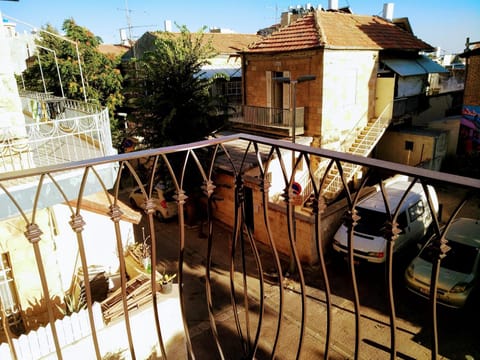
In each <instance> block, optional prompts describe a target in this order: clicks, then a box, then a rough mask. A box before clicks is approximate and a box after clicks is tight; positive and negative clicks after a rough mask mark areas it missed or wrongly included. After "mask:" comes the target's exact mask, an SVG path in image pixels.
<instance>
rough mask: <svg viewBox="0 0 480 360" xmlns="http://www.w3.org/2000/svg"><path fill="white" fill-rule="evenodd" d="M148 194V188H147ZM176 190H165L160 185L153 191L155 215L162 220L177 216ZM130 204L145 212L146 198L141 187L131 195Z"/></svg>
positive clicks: (135, 189)
mask: <svg viewBox="0 0 480 360" xmlns="http://www.w3.org/2000/svg"><path fill="white" fill-rule="evenodd" d="M146 191H147V193H148V188H146ZM174 194H175V192H174V189H165V186H164V185H163V184H158V185H156V186H155V188H154V189H153V191H152V198H153V201H154V202H155V215H156V216H157V218H158V219H160V220H167V219H171V218H174V217H176V216H177V214H178V205H177V202H176V200H175V198H174ZM129 200H130V204H131V205H132V206H133V207H135V208H140V209H144V210H145V196H144V195H143V193H142V190H141V189H140V187H136V188H134V189H133V190H132V192H131V193H130V195H129Z"/></svg>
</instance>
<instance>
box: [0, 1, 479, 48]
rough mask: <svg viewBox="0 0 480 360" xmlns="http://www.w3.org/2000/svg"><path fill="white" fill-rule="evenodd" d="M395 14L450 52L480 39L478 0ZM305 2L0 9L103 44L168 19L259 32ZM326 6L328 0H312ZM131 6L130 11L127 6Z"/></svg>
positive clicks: (359, 5) (429, 4) (33, 4)
mask: <svg viewBox="0 0 480 360" xmlns="http://www.w3.org/2000/svg"><path fill="white" fill-rule="evenodd" d="M385 2H388V1H377V0H338V4H339V6H340V7H343V6H350V8H351V9H352V11H353V12H354V13H355V14H363V15H381V14H382V9H383V4H384V3H385ZM390 2H393V3H394V17H408V18H409V21H410V24H411V25H412V28H413V31H414V33H415V35H416V36H417V37H419V38H421V39H422V40H424V41H426V42H427V43H429V44H430V45H432V46H440V47H441V49H442V50H443V51H444V52H446V53H458V52H462V51H463V49H464V48H465V40H466V38H467V37H470V40H471V41H480V0H456V1H444V0H435V1H434V0H398V1H396V2H395V1H390ZM297 4H302V5H305V4H307V2H304V3H303V2H295V1H288V0H277V1H275V0H240V1H232V0H218V1H217V0H202V1H198V0H183V1H178V0H177V1H171V0H168V1H167V0H96V1H93V0H82V1H79V0H19V1H18V2H17V1H0V11H1V12H2V13H3V14H5V15H8V16H10V17H13V18H15V19H18V20H21V21H22V22H26V23H28V24H32V25H34V26H36V27H41V26H44V25H45V24H47V23H50V24H51V25H53V26H54V27H55V28H57V29H58V30H61V27H62V23H63V21H64V20H65V19H67V18H73V19H74V20H75V21H76V23H77V24H79V25H81V26H84V27H86V28H88V29H90V30H91V31H92V32H93V33H94V34H95V35H97V36H100V37H101V38H102V39H103V41H104V42H105V43H119V42H120V29H121V28H126V27H127V26H128V20H127V13H128V14H129V21H130V25H131V26H132V28H131V31H132V37H133V38H138V37H139V36H141V35H142V34H143V33H144V32H145V31H149V30H163V29H164V22H165V20H171V22H172V24H174V23H177V24H180V25H186V26H187V28H188V29H189V30H190V31H197V30H199V29H200V28H201V27H202V26H207V27H218V28H228V29H231V30H234V31H235V32H238V33H255V32H256V31H257V30H259V29H261V28H264V27H268V26H270V25H272V24H274V23H276V22H278V19H279V17H280V14H281V13H282V12H283V11H286V10H287V9H288V7H289V6H290V5H294V6H296V5H297ZM310 4H311V5H312V6H314V7H317V6H318V5H319V4H321V5H323V7H324V8H325V7H328V0H322V1H320V2H310ZM126 9H129V11H128V12H127V11H125V10H126Z"/></svg>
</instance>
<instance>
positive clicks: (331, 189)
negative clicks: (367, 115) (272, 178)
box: [322, 102, 393, 199]
mask: <svg viewBox="0 0 480 360" xmlns="http://www.w3.org/2000/svg"><path fill="white" fill-rule="evenodd" d="M391 106H393V102H390V103H388V104H387V105H386V106H385V108H384V109H383V110H382V112H381V113H380V115H379V116H378V118H377V119H376V120H375V121H373V122H369V123H368V124H367V126H366V127H365V128H364V129H363V130H366V133H365V134H363V135H364V137H363V138H362V139H361V140H360V142H358V143H357V144H356V145H355V140H357V139H358V138H359V136H358V133H357V137H356V138H354V140H353V141H352V142H351V144H349V146H348V147H347V149H348V150H347V152H348V153H352V154H355V155H360V156H367V155H368V154H370V152H371V151H372V150H373V148H374V147H375V145H376V144H377V143H378V141H379V140H380V138H381V137H382V135H383V133H384V132H385V130H386V129H387V127H388V125H389V124H390V121H391V117H390V116H385V114H386V112H387V110H389V109H390V107H391ZM369 135H370V136H369ZM371 135H374V136H373V139H374V140H372V139H371V138H372V136H371ZM342 144H343V145H344V144H345V142H344V143H342ZM361 145H366V146H365V147H364V149H365V150H363V151H361V152H354V151H352V148H357V149H358V148H360V146H361ZM335 168H336V167H334V168H332V170H333V169H335ZM360 169H361V166H360V165H354V164H347V165H345V166H344V167H343V170H344V171H343V172H344V174H345V177H346V180H347V181H348V180H350V179H351V178H352V177H353V175H354V174H355V173H356V172H357V171H358V170H360ZM332 170H330V171H332ZM342 186H343V183H342V179H341V177H340V173H337V174H335V176H334V177H333V178H332V179H331V180H327V184H326V186H325V188H324V190H323V191H322V193H323V195H324V197H326V198H327V199H332V198H333V197H334V196H335V195H336V194H337V193H338V189H341V188H342Z"/></svg>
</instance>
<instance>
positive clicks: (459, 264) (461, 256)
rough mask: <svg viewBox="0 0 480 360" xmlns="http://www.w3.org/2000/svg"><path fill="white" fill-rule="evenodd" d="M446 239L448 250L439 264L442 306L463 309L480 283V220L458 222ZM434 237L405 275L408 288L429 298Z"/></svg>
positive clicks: (459, 219)
mask: <svg viewBox="0 0 480 360" xmlns="http://www.w3.org/2000/svg"><path fill="white" fill-rule="evenodd" d="M444 238H445V239H446V240H447V241H448V242H447V243H446V245H447V246H448V248H449V250H448V251H447V253H446V256H445V257H444V258H443V259H442V260H441V262H440V271H439V274H438V283H437V302H438V303H439V304H442V305H445V306H448V307H452V308H462V307H463V306H465V303H466V302H467V300H468V298H469V297H470V296H471V295H472V292H473V291H474V289H475V288H478V286H479V283H480V220H479V219H469V218H458V219H456V220H455V221H454V222H453V223H452V224H451V225H450V227H449V228H448V231H447V233H446V234H445V235H444ZM433 243H434V237H432V239H430V241H429V242H427V244H425V246H424V247H423V248H422V250H421V251H420V253H419V254H418V256H417V257H416V258H415V259H413V261H412V262H411V263H410V265H409V266H408V268H407V270H406V272H405V280H406V284H407V288H408V289H409V290H410V291H412V292H414V293H415V294H418V295H420V296H422V297H425V298H429V297H430V280H431V276H432V261H434V260H435V259H434V254H435V253H434V251H432V250H433V248H432V244H433Z"/></svg>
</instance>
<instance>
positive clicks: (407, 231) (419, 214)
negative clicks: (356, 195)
mask: <svg viewBox="0 0 480 360" xmlns="http://www.w3.org/2000/svg"><path fill="white" fill-rule="evenodd" d="M410 184H411V182H410V181H409V180H408V178H407V177H405V176H397V177H394V178H392V179H391V180H389V181H386V182H385V192H386V196H387V198H388V202H389V207H390V211H391V212H392V214H393V212H394V211H395V209H396V208H397V206H398V204H399V203H400V200H401V198H402V196H403V194H404V193H405V191H406V190H407V189H408V187H409V186H410ZM428 189H429V193H430V195H431V198H432V203H433V206H434V210H435V212H437V211H438V199H437V194H436V192H435V190H434V188H433V187H431V186H428ZM355 209H356V210H357V215H358V216H360V220H358V222H357V224H356V225H355V227H354V232H353V237H352V244H353V253H354V258H355V260H357V261H359V260H366V261H368V262H373V263H383V262H385V259H386V247H387V241H386V239H385V237H384V229H385V222H386V221H387V214H386V209H385V202H384V200H383V196H382V193H381V191H380V189H379V188H377V191H376V192H375V193H373V194H370V195H368V196H366V197H365V198H363V199H362V200H360V201H359V203H358V205H357V206H356V207H355ZM397 223H398V227H399V228H400V230H401V232H400V234H399V235H398V237H397V239H396V240H395V244H394V252H395V251H398V250H400V249H402V248H403V247H405V246H407V245H408V244H410V243H412V242H415V241H419V240H420V239H421V238H422V237H423V236H424V235H425V234H426V233H427V230H428V227H429V226H430V224H431V223H432V214H431V212H430V209H429V206H428V202H427V198H426V195H425V192H424V191H423V187H422V185H421V184H420V183H419V182H417V183H416V184H415V185H413V187H412V188H411V189H410V191H409V192H408V195H407V197H406V199H405V201H404V202H403V203H402V205H401V209H400V213H399V214H398V217H397ZM333 239H334V240H333V249H334V250H335V251H337V252H339V253H342V254H347V253H348V228H347V226H346V225H345V224H342V225H341V226H340V227H339V229H338V230H337V232H336V233H335V235H334V238H333Z"/></svg>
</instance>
